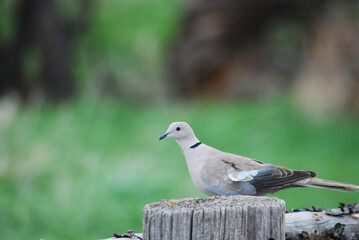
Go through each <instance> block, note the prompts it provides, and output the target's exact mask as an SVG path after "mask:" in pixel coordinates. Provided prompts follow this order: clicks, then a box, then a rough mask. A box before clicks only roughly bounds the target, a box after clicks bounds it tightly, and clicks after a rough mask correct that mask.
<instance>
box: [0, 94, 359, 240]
mask: <svg viewBox="0 0 359 240" xmlns="http://www.w3.org/2000/svg"><path fill="white" fill-rule="evenodd" d="M288 100H289V99H288V98H286V97H281V98H276V99H271V100H269V101H258V102H242V103H236V102H231V103H229V102H220V103H218V102H217V103H215V102H212V103H208V102H207V103H197V104H191V105H187V104H171V105H163V106H159V105H158V106H156V107H151V108H146V107H139V106H129V105H123V104H119V103H118V101H112V100H84V99H82V100H77V101H74V102H73V103H69V104H67V105H61V106H52V105H42V106H38V107H36V106H34V107H33V108H24V107H20V108H19V109H18V110H17V111H7V112H8V113H10V112H13V115H12V116H9V117H8V118H7V120H6V121H5V120H4V121H2V122H1V126H0V129H1V135H0V159H1V161H0V165H1V166H0V196H1V198H0V212H1V214H0V232H1V237H2V238H3V239H23V238H24V237H25V238H27V239H40V238H45V239H98V238H104V237H109V236H110V235H111V234H112V233H113V232H119V233H122V232H126V231H127V230H128V229H134V230H136V231H137V232H141V225H142V222H141V217H142V207H143V206H144V205H145V204H146V203H150V202H154V201H159V200H161V199H170V198H183V197H205V196H204V195H203V194H202V193H200V192H199V190H197V189H196V188H195V186H194V185H193V184H192V182H191V179H190V176H189V174H188V171H187V167H186V163H185V159H184V157H183V155H182V153H181V150H180V148H179V147H178V146H177V144H176V143H175V141H173V140H172V139H167V140H164V141H161V142H159V141H158V137H159V136H160V135H162V133H163V132H164V131H165V130H166V129H167V127H168V125H169V123H170V122H172V121H175V120H185V121H188V122H189V123H190V124H191V125H192V127H193V128H194V130H195V132H196V133H197V137H198V138H199V139H200V140H202V141H203V142H205V143H206V144H208V145H211V146H213V147H216V148H219V149H221V150H223V151H228V152H232V153H236V154H241V155H244V156H248V157H252V158H255V159H258V160H261V161H264V162H270V163H273V164H277V165H282V166H286V167H289V168H294V169H310V170H314V171H316V172H318V177H321V178H326V179H331V180H337V181H342V182H348V183H353V184H359V182H358V178H357V172H358V171H359V165H358V164H357V163H358V161H359V148H358V147H357V146H358V145H359V123H358V122H357V121H355V120H354V119H350V118H346V119H334V118H331V119H322V120H318V122H313V121H311V120H308V119H307V118H306V117H304V115H302V114H301V113H300V112H299V111H298V110H295V109H297V108H296V107H295V104H294V103H291V101H288ZM3 107H4V106H2V109H4V108H3ZM8 109H9V108H8ZM275 196H277V197H280V198H282V199H284V200H285V201H286V204H287V208H288V209H289V208H301V207H303V206H307V207H310V206H312V205H315V206H318V207H321V206H323V207H326V208H335V207H336V206H337V203H338V202H349V203H352V202H357V201H358V197H359V193H343V192H336V191H330V190H322V189H310V188H306V189H288V190H284V191H282V192H279V193H278V194H276V195H275Z"/></svg>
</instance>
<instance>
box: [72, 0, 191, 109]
mask: <svg viewBox="0 0 359 240" xmlns="http://www.w3.org/2000/svg"><path fill="white" fill-rule="evenodd" d="M184 3H185V2H184V1H179V0H175V1H170V2H166V3H165V4H164V2H162V1H156V0H154V1H146V0H136V1H131V0H121V1H114V0H105V1H101V2H97V5H98V6H97V8H96V11H94V14H93V19H92V24H91V25H90V28H89V30H88V32H87V33H86V34H84V35H83V38H81V39H79V41H78V45H79V46H78V48H77V49H78V51H77V52H78V56H77V58H78V60H79V61H78V62H79V66H77V68H76V69H75V71H76V74H77V78H78V79H79V81H80V85H81V86H82V87H83V88H82V87H81V88H82V89H83V90H84V94H89V92H90V93H95V94H98V93H99V92H100V93H105V94H113V95H116V96H117V97H120V98H122V99H127V100H130V101H134V102H143V101H148V100H151V101H153V100H158V99H163V97H164V96H163V97H161V95H164V94H165V89H166V87H165V84H164V81H163V79H164V74H165V73H164V72H163V71H164V69H165V66H166V60H167V59H166V53H167V51H168V50H169V49H170V48H171V42H172V41H173V37H174V36H175V31H176V30H177V29H178V24H179V20H180V14H181V10H182V6H183V5H184ZM89 88H90V89H89ZM149 88H150V89H151V91H148V89H149Z"/></svg>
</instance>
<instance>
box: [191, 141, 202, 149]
mask: <svg viewBox="0 0 359 240" xmlns="http://www.w3.org/2000/svg"><path fill="white" fill-rule="evenodd" d="M201 144H202V143H201V142H198V143H195V144H193V145H192V146H190V147H189V148H192V149H193V148H196V147H198V146H199V145H201Z"/></svg>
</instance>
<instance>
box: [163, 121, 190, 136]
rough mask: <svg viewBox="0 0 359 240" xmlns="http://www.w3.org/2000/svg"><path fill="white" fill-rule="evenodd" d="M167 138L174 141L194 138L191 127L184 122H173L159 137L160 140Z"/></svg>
mask: <svg viewBox="0 0 359 240" xmlns="http://www.w3.org/2000/svg"><path fill="white" fill-rule="evenodd" d="M166 137H169V138H174V139H176V140H181V139H187V138H193V137H195V135H194V133H193V130H192V128H191V126H190V125H189V124H188V123H186V122H173V123H171V124H170V126H169V127H168V129H167V131H166V133H165V134H163V135H162V136H161V137H160V140H162V139H164V138H166Z"/></svg>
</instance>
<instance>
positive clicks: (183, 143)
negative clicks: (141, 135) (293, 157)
mask: <svg viewBox="0 0 359 240" xmlns="http://www.w3.org/2000/svg"><path fill="white" fill-rule="evenodd" d="M166 137H170V138H174V139H175V140H176V141H177V143H178V145H179V146H180V147H181V149H182V152H183V154H184V155H185V158H186V162H187V166H188V170H189V172H190V175H191V178H192V180H193V183H194V184H195V185H196V186H197V187H198V188H199V189H200V190H201V191H202V192H204V193H205V194H207V195H209V196H213V195H238V194H241V195H264V194H267V193H274V192H277V191H279V190H282V189H286V188H290V187H318V188H326V189H334V190H340V191H355V190H358V189H359V186H356V185H352V184H345V183H339V182H334V181H328V180H324V179H319V178H314V177H315V176H316V173H315V172H313V171H297V170H290V169H288V168H285V167H279V166H274V165H271V164H265V163H262V162H259V161H257V160H254V159H251V158H246V157H242V156H239V155H235V154H231V153H226V152H222V151H220V150H217V149H215V148H212V147H210V146H207V145H205V144H202V143H201V142H200V141H199V140H198V139H197V138H196V136H195V134H194V132H193V130H192V128H191V127H190V126H189V124H187V123H186V122H174V123H172V124H171V125H170V126H169V128H168V130H167V131H166V133H165V134H163V135H162V136H161V137H160V140H161V139H164V138H166Z"/></svg>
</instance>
